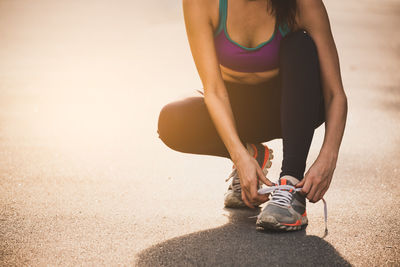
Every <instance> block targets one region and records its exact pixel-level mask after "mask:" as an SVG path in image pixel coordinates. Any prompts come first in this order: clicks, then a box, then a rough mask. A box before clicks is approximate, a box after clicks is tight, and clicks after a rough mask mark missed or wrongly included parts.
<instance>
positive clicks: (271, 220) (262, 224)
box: [256, 216, 308, 232]
mask: <svg viewBox="0 0 400 267" xmlns="http://www.w3.org/2000/svg"><path fill="white" fill-rule="evenodd" d="M301 221H302V222H301V224H300V225H285V224H282V223H279V222H278V221H277V220H276V219H275V217H272V216H266V217H264V218H263V220H262V221H260V220H257V223H256V229H257V230H260V231H263V230H278V231H286V232H289V231H297V230H301V229H302V228H303V227H305V226H306V225H307V224H308V220H307V217H303V218H302V219H301Z"/></svg>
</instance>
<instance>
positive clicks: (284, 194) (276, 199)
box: [258, 185, 328, 237]
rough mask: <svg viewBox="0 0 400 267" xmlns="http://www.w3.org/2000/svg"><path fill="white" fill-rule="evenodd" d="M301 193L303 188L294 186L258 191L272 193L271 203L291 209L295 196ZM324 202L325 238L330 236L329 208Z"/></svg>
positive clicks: (259, 191) (265, 188)
mask: <svg viewBox="0 0 400 267" xmlns="http://www.w3.org/2000/svg"><path fill="white" fill-rule="evenodd" d="M299 191H301V187H300V188H296V187H294V186H293V185H274V186H270V187H264V188H261V189H260V190H258V193H259V194H261V195H264V194H270V193H272V199H271V200H270V201H271V203H274V204H277V205H280V206H284V207H289V206H290V204H291V202H292V198H293V194H294V193H295V192H299ZM322 202H324V220H325V234H324V237H325V236H326V235H327V234H328V207H327V204H326V201H325V199H323V198H322Z"/></svg>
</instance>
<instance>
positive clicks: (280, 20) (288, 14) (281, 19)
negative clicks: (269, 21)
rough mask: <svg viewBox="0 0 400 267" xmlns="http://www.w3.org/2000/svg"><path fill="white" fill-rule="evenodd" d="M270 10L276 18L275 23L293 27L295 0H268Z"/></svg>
mask: <svg viewBox="0 0 400 267" xmlns="http://www.w3.org/2000/svg"><path fill="white" fill-rule="evenodd" d="M270 3H271V6H270V12H272V14H273V15H274V16H275V18H276V25H277V26H279V25H282V26H283V25H285V24H287V26H288V27H289V29H293V27H294V26H295V24H296V20H295V19H296V9H297V8H296V0H270Z"/></svg>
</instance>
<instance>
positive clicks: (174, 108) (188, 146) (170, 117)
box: [157, 97, 229, 157]
mask: <svg viewBox="0 0 400 267" xmlns="http://www.w3.org/2000/svg"><path fill="white" fill-rule="evenodd" d="M157 132H158V134H159V137H160V139H161V140H162V141H163V142H164V143H165V144H166V145H167V146H168V147H170V148H171V149H174V150H176V151H180V152H185V153H193V154H204V155H214V156H221V157H229V153H228V151H227V150H226V148H225V145H224V144H223V142H222V140H221V138H220V137H219V135H218V133H217V130H216V128H215V126H214V124H213V122H212V120H211V117H210V116H209V113H208V111H207V107H206V105H205V103H204V98H203V97H189V98H185V99H182V100H179V101H175V102H172V103H169V104H168V105H166V106H164V107H163V109H162V110H161V112H160V115H159V118H158V131H157Z"/></svg>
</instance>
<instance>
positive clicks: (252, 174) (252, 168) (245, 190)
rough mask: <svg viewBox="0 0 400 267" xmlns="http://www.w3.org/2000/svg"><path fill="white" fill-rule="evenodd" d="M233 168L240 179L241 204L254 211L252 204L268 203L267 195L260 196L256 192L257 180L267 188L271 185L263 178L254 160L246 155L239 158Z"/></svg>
mask: <svg viewBox="0 0 400 267" xmlns="http://www.w3.org/2000/svg"><path fill="white" fill-rule="evenodd" d="M235 166H236V169H237V171H238V175H239V178H240V185H241V187H242V200H243V202H244V203H245V204H246V205H247V206H248V207H249V208H252V209H254V206H253V204H257V205H260V204H262V203H264V202H266V201H268V199H269V195H260V194H258V192H257V191H258V180H259V179H260V180H261V182H263V183H264V184H266V185H267V186H272V185H273V184H272V183H271V181H270V180H268V178H266V177H265V175H264V173H263V171H262V170H261V168H260V166H259V165H258V162H257V161H256V159H254V158H253V157H252V156H250V155H249V154H246V155H244V156H242V157H240V158H239V160H238V161H237V162H236V163H235Z"/></svg>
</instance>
